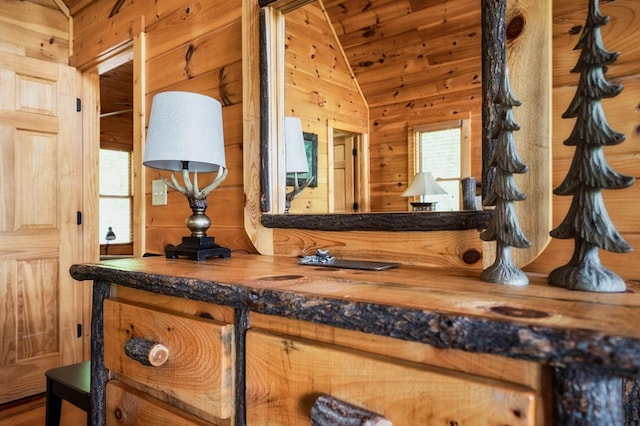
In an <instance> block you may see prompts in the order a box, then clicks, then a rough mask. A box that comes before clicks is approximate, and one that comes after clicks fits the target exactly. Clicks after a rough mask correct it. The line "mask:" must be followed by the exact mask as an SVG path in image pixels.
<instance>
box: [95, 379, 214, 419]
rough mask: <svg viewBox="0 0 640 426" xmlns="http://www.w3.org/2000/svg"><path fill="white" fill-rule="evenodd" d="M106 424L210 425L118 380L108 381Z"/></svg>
mask: <svg viewBox="0 0 640 426" xmlns="http://www.w3.org/2000/svg"><path fill="white" fill-rule="evenodd" d="M106 424H107V426H111V425H120V426H126V425H136V426H146V425H149V426H157V425H163V424H164V425H185V426H187V425H210V424H211V423H208V422H205V421H204V420H202V419H199V418H198V417H195V416H192V415H190V414H187V413H184V412H181V411H178V410H177V409H175V408H174V407H172V406H171V405H169V404H167V403H164V402H162V401H159V400H156V399H154V398H152V397H150V396H148V395H146V394H145V393H143V392H140V391H138V390H136V389H134V388H132V387H130V386H126V385H124V384H122V383H120V382H118V381H117V380H112V381H110V382H109V383H107V410H106Z"/></svg>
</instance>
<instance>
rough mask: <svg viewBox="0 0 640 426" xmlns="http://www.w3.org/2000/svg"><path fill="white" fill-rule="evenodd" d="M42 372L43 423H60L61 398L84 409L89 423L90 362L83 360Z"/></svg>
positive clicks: (49, 425) (54, 425)
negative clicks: (44, 383)
mask: <svg viewBox="0 0 640 426" xmlns="http://www.w3.org/2000/svg"><path fill="white" fill-rule="evenodd" d="M44 374H45V376H47V404H46V421H45V425H46V426H58V425H59V424H60V412H61V411H62V400H63V399H65V400H67V401H69V402H70V403H71V404H73V405H75V406H76V407H78V408H80V409H81V410H84V411H85V412H86V413H87V425H90V420H91V415H90V412H89V411H90V407H89V401H90V398H89V395H90V391H91V362H90V361H85V362H81V363H78V364H72V365H66V366H64V367H58V368H52V369H51V370H49V371H47V372H46V373H44Z"/></svg>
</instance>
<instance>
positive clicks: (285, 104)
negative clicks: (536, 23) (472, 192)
mask: <svg viewBox="0 0 640 426" xmlns="http://www.w3.org/2000/svg"><path fill="white" fill-rule="evenodd" d="M301 3H303V2H297V3H296V4H292V3H288V4H285V5H283V4H282V2H270V1H267V0H265V1H263V2H262V3H261V6H270V7H266V8H264V9H263V14H262V18H261V26H260V32H261V45H260V52H261V66H262V67H263V68H262V69H261V77H262V78H261V100H262V102H263V105H261V107H262V110H261V120H262V125H261V140H262V147H263V150H262V153H261V155H262V157H263V158H262V161H261V165H262V169H261V176H262V177H261V188H262V197H261V199H262V202H263V205H262V207H261V209H262V212H263V213H264V214H263V215H262V218H261V222H262V224H263V225H264V226H267V227H279V228H296V229H316V230H354V229H366V230H385V231H388V230H394V231H397V230H460V229H474V228H480V227H482V226H483V225H484V224H485V223H486V221H487V220H488V217H489V214H490V213H489V212H487V211H483V210H481V209H478V210H469V211H457V210H460V209H459V208H451V209H447V210H448V211H437V212H430V213H429V214H424V213H422V212H410V211H408V208H407V207H408V202H407V198H406V197H403V196H402V193H403V192H404V190H406V188H407V186H408V184H409V183H410V182H411V179H412V178H413V176H414V175H415V173H416V172H417V170H415V169H412V168H411V161H412V160H413V158H412V155H415V154H413V152H412V150H411V149H410V148H411V144H412V141H413V140H414V139H415V138H416V132H417V131H418V130H414V129H423V128H424V127H425V125H427V126H428V125H431V126H433V125H437V124H439V123H443V122H444V123H453V122H455V123H463V122H464V123H465V126H466V128H472V129H473V131H468V133H466V135H465V140H466V141H467V142H469V140H470V139H472V140H473V142H472V143H467V144H466V145H465V146H466V152H463V155H462V157H463V158H465V162H466V164H465V167H464V169H465V172H464V173H465V174H464V175H461V174H458V176H456V177H454V179H455V182H451V183H454V184H455V185H456V186H453V188H454V189H453V190H454V191H456V194H455V195H456V199H457V198H458V197H459V194H460V191H459V189H458V188H459V187H460V185H459V182H460V178H462V177H465V176H470V175H471V174H472V170H471V169H473V168H475V170H474V172H475V173H474V174H475V176H477V177H476V179H477V180H478V181H479V182H489V181H490V176H488V175H487V174H488V173H489V171H488V170H486V169H485V168H484V166H483V164H485V163H486V162H484V161H482V158H476V159H475V163H474V164H475V167H472V166H471V163H472V162H471V159H470V158H469V157H471V152H474V153H476V154H477V155H476V157H481V155H480V153H481V152H483V151H487V155H488V151H489V150H490V147H491V138H490V134H489V131H488V129H490V128H491V122H492V120H493V115H494V112H493V105H492V103H491V102H490V100H491V98H492V96H493V93H494V88H495V87H497V86H496V83H497V82H496V79H497V78H498V74H499V73H498V71H499V70H500V66H501V64H502V62H503V61H504V40H503V39H501V37H500V36H501V35H500V31H499V29H498V28H504V7H502V9H500V8H498V10H490V11H488V12H489V13H486V14H485V21H486V22H485V23H484V26H485V29H484V31H481V19H482V14H481V12H480V10H479V9H476V10H474V11H471V12H466V13H465V14H464V16H461V17H458V18H456V19H453V21H454V23H453V24H452V25H444V26H440V27H438V28H437V29H435V28H432V26H430V25H429V22H428V21H425V20H424V19H421V18H414V19H409V18H407V16H409V15H415V16H419V15H420V14H422V15H423V16H426V13H427V12H428V11H426V12H425V10H426V9H430V8H429V7H426V6H424V7H422V6H420V5H417V4H416V5H414V7H413V8H409V9H408V10H398V11H395V12H389V11H388V10H385V8H384V7H382V9H378V7H381V6H372V7H371V8H369V9H368V10H366V12H363V11H362V10H360V9H358V7H359V6H358V5H357V4H356V3H355V2H348V1H340V2H339V3H338V2H327V1H325V2H324V3H322V4H320V2H304V3H308V4H306V5H301ZM407 4H409V2H407ZM492 5H495V2H492ZM503 6H504V5H503ZM352 7H353V8H354V9H355V10H350V8H352ZM493 7H495V6H493ZM399 9H402V8H401V7H400V8H399ZM431 9H432V8H431ZM443 10H444V9H443ZM400 15H402V18H403V20H404V21H405V22H414V24H413V26H414V27H415V28H411V29H408V28H397V29H395V30H394V29H392V28H389V27H387V28H378V30H380V31H385V32H387V34H388V35H385V36H378V35H377V34H375V32H376V30H377V29H376V28H374V27H373V26H367V27H366V28H358V29H356V30H353V27H354V26H361V27H362V26H364V24H366V23H369V22H367V17H368V18H369V21H370V20H371V16H378V17H380V16H385V18H383V19H386V22H388V23H391V22H394V21H395V22H399V20H397V19H395V18H396V17H398V16H400ZM433 21H434V22H436V21H437V20H436V19H433ZM378 22H380V19H378ZM382 24H384V22H382ZM455 27H459V28H455ZM367 28H368V30H367ZM453 28H455V29H453ZM367 31H370V34H366V32H367ZM452 31H454V32H456V34H453V33H452ZM436 32H437V33H438V37H437V39H438V40H439V41H434V42H433V43H431V44H428V43H427V42H426V41H425V40H427V39H428V38H430V39H431V40H433V39H434V37H433V34H435V33H436ZM447 32H449V34H447ZM354 34H357V35H359V36H360V37H359V39H358V40H354ZM481 34H484V37H485V39H484V40H483V43H484V45H485V49H481V37H482V36H481ZM448 37H453V38H457V39H459V43H458V46H455V47H452V46H448V45H447V46H445V40H447V42H446V43H447V44H448V43H449V42H448ZM363 46H366V48H364V47H363ZM429 46H433V47H432V48H431V52H430V53H427V51H428V50H429ZM481 50H483V51H485V52H489V53H490V54H486V55H481V53H480V52H481ZM482 61H485V63H484V69H485V72H486V75H485V76H484V78H482V77H481V73H482V67H483V65H482V63H483V62H482ZM354 70H355V71H354ZM432 75H433V77H431V76H432ZM482 81H486V82H487V84H486V86H485V87H484V90H482V88H481V82H482ZM447 85H449V87H448V88H447V87H446V86H447ZM437 86H441V88H440V87H437ZM434 87H435V88H434ZM438 92H440V95H439V97H440V99H441V102H440V104H441V105H438V106H437V107H434V106H432V105H428V106H425V105H424V104H426V103H433V102H434V99H437V97H438ZM482 93H485V94H486V95H487V96H486V99H483V98H482ZM434 94H435V96H434ZM460 99H463V100H464V105H460ZM410 103H413V104H414V105H413V106H408V104H410ZM456 103H457V105H456ZM436 108H437V109H439V112H437V113H435V111H434V110H435V109H436ZM285 115H294V116H301V117H303V122H304V123H305V130H306V131H309V132H313V133H314V134H319V135H320V137H319V139H320V144H319V145H320V147H321V148H320V151H319V152H320V167H319V168H318V171H319V174H318V176H315V177H314V179H315V183H316V184H317V187H315V188H314V189H309V190H307V191H306V192H304V193H302V194H301V195H302V196H301V197H300V198H299V199H298V200H296V201H294V205H295V204H298V208H297V209H292V213H299V214H292V213H288V214H286V215H283V214H280V213H282V212H283V210H282V206H284V203H282V202H280V200H282V198H283V196H284V197H286V195H283V191H284V190H285V188H286V185H285V184H283V176H282V170H281V169H282V167H278V166H277V164H282V162H281V161H280V162H279V161H274V158H270V156H277V155H278V152H281V151H282V149H278V148H277V147H280V146H281V145H282V140H283V138H282V136H281V133H282V131H281V130H279V123H281V122H282V120H283V118H282V117H283V116H285ZM483 117H484V118H483ZM483 120H486V122H485V123H484V125H483V124H481V123H482V122H483ZM471 121H473V123H474V124H473V125H468V124H467V123H469V122H471ZM383 127H385V128H386V129H389V130H386V129H385V130H381V129H382V128H383ZM369 129H372V130H371V131H369ZM483 129H485V130H484V131H483ZM343 135H347V136H349V137H350V138H351V139H352V140H355V142H351V145H349V146H348V147H347V148H344V147H343V146H340V147H338V146H337V144H338V142H337V138H336V136H340V137H341V139H340V140H341V141H344V140H347V141H349V140H350V139H349V138H345V137H344V136H343ZM394 138H395V139H394ZM485 139H486V141H485ZM389 140H391V141H390V142H389ZM483 141H485V142H483ZM342 143H344V142H342ZM471 144H473V148H472V147H470V146H469V145H471ZM356 147H357V148H356ZM399 147H402V148H399ZM337 148H341V149H340V150H339V149H337ZM345 151H353V152H354V153H356V152H357V153H358V157H354V158H359V159H360V160H355V161H354V160H353V159H352V158H350V159H349V160H350V161H351V162H352V163H355V164H352V166H351V173H344V169H341V168H340V164H341V162H340V159H339V158H337V157H336V156H337V154H336V153H337V152H341V153H344V152H345ZM459 158H460V155H458V159H459ZM273 165H275V168H276V169H277V170H274V171H270V170H269V167H270V166H273ZM338 170H339V172H340V173H342V175H341V176H344V175H345V174H346V175H347V176H348V179H345V178H344V177H342V178H340V177H337V178H335V179H333V177H334V175H336V174H337V173H338ZM288 181H290V179H288ZM345 181H346V182H348V183H347V187H348V188H347V189H348V190H349V189H350V188H353V189H352V190H351V191H352V193H355V196H353V195H352V196H351V198H349V197H346V199H347V201H344V198H345V197H343V196H342V195H341V194H343V193H344V192H345V191H344V188H341V185H340V184H342V185H344V182H345ZM450 187H451V186H450ZM485 187H486V185H485ZM372 188H373V189H372ZM276 200H278V201H276ZM354 200H355V202H354ZM441 204H442V203H441ZM456 204H457V206H459V205H460V202H459V201H456ZM345 205H346V206H347V209H345ZM300 206H302V208H301V207H300ZM451 210H456V211H451ZM351 212H353V213H354V214H345V213H351ZM318 213H320V214H318ZM327 213H328V214H327Z"/></svg>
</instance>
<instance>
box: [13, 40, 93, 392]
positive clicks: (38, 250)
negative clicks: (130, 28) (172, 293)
mask: <svg viewBox="0 0 640 426" xmlns="http://www.w3.org/2000/svg"><path fill="white" fill-rule="evenodd" d="M79 83H80V76H79V74H78V73H77V71H76V70H75V69H73V68H70V67H67V66H65V65H60V64H55V63H51V62H47V61H42V60H38V59H33V58H27V57H23V56H19V55H14V54H10V53H8V52H2V51H0V85H1V87H0V300H1V302H0V403H3V402H7V401H11V400H14V399H17V398H22V397H25V396H28V395H32V394H35V393H38V392H43V391H44V389H45V378H44V372H45V371H46V370H47V369H49V368H52V367H56V366H59V365H63V364H71V363H73V362H79V361H81V360H82V359H81V358H82V347H83V341H82V337H77V334H78V328H77V325H78V324H82V319H83V317H82V314H83V286H82V285H81V284H79V283H76V282H74V281H73V280H72V279H71V277H70V276H69V272H68V270H69V266H70V265H71V264H73V263H76V262H80V261H82V257H81V254H82V245H81V239H80V237H81V236H82V230H81V227H79V226H78V225H77V224H76V217H77V216H76V212H77V211H80V210H82V208H81V206H82V189H83V187H82V185H83V179H82V138H81V130H82V127H81V122H82V120H81V119H82V116H81V114H82V113H81V112H77V111H76V98H79V97H80V96H79V90H78V87H80V85H79Z"/></svg>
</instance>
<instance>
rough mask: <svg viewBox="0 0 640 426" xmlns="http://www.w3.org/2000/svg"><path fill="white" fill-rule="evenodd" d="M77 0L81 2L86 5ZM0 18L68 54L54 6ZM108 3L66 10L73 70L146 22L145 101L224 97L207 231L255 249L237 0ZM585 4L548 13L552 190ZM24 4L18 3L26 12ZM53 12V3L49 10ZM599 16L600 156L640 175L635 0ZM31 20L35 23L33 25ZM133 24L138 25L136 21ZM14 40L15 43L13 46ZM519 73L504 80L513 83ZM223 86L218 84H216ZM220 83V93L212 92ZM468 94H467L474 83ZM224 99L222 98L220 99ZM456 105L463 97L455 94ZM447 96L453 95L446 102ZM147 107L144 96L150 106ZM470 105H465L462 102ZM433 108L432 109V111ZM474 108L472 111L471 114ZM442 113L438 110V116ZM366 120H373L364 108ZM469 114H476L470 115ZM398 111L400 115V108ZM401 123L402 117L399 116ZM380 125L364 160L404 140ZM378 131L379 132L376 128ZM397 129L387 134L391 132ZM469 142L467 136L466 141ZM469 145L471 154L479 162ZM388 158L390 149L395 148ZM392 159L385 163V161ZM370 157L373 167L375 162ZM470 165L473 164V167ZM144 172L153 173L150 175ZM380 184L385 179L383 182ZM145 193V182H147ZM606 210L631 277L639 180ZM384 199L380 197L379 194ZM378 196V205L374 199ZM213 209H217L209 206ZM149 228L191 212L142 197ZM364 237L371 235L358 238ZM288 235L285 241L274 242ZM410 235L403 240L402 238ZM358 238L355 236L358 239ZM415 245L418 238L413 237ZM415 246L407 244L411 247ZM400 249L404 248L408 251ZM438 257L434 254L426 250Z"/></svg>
mask: <svg viewBox="0 0 640 426" xmlns="http://www.w3.org/2000/svg"><path fill="white" fill-rule="evenodd" d="M86 5H87V3H86V2H84V3H83V4H82V6H83V7H84V6H86ZM2 6H3V7H2V11H3V12H2V19H1V20H0V29H1V30H2V31H0V34H1V35H2V36H1V37H2V38H1V43H2V44H3V48H7V46H13V47H15V46H21V48H23V49H25V51H26V52H27V55H32V56H34V57H41V58H42V57H47V58H50V59H51V60H60V61H63V60H64V59H63V57H64V55H66V54H68V40H67V41H65V35H64V34H65V28H66V27H65V25H66V24H65V22H66V20H65V18H64V16H63V15H60V14H59V12H57V11H56V12H55V13H53V14H52V15H51V16H49V15H50V14H51V12H48V11H46V10H44V15H42V14H41V13H42V12H38V13H40V14H34V12H33V11H34V10H39V11H43V9H42V8H44V7H45V6H42V5H41V4H39V3H25V2H13V1H3V2H2ZM112 7H113V2H110V1H94V2H90V3H88V6H86V7H84V8H79V6H78V7H76V8H72V14H73V22H74V31H73V34H74V48H73V53H72V56H71V63H72V64H73V65H76V66H81V65H83V64H89V63H91V62H92V61H95V60H96V58H98V57H100V56H101V55H104V54H106V52H108V51H109V49H111V48H112V47H113V46H119V45H121V44H123V43H125V42H126V40H128V39H129V38H130V36H131V34H134V33H136V32H137V31H140V29H141V28H144V29H145V30H146V31H147V33H148V37H147V41H148V43H147V53H148V75H147V79H148V88H149V93H148V94H147V98H148V101H150V98H151V97H152V95H153V94H154V93H156V92H157V91H160V90H166V89H173V88H175V89H179V88H184V89H194V90H202V92H203V93H207V94H211V95H212V96H214V97H216V98H218V99H220V100H223V101H224V102H223V104H224V108H223V111H224V119H225V135H226V140H227V151H226V152H227V163H228V166H229V169H230V172H229V177H228V178H227V181H225V183H224V184H223V185H222V186H221V187H220V188H218V189H217V190H216V191H214V193H213V194H212V195H211V197H210V200H211V204H212V207H210V209H209V213H211V216H212V220H213V225H212V234H213V235H215V236H216V237H217V238H218V239H219V242H220V241H222V242H223V243H224V244H226V245H227V246H229V247H232V248H235V249H246V250H253V248H252V245H251V243H250V241H249V240H248V238H247V237H246V235H245V232H244V229H243V223H242V222H243V211H242V208H243V205H244V194H243V190H242V142H241V141H242V134H241V133H242V106H241V103H240V102H241V91H242V76H241V65H242V54H241V49H240V39H241V36H242V33H241V28H240V21H241V7H240V1H239V0H233V1H231V2H226V1H225V2H223V1H211V2H196V3H193V2H186V1H160V2H152V1H148V0H142V1H135V2H127V3H125V4H123V5H122V6H121V8H120V10H119V12H118V13H117V14H116V15H115V16H114V17H113V18H111V19H109V18H108V16H109V13H110V12H111V8H112ZM586 7H587V2H586V1H577V0H575V1H558V0H557V1H555V2H554V10H553V50H554V63H553V68H554V72H553V82H554V89H553V128H554V130H553V150H552V155H553V186H554V187H555V186H557V185H559V183H560V182H561V181H562V179H563V178H564V176H565V175H566V172H567V170H568V167H569V164H570V161H571V158H572V156H573V150H572V149H571V148H569V147H565V146H564V145H563V144H562V142H563V141H564V139H565V138H566V137H567V136H568V134H569V133H570V131H571V128H572V126H573V121H572V120H564V119H562V118H561V117H560V116H561V114H562V112H564V109H565V108H566V107H567V105H568V104H569V102H570V100H571V97H572V96H573V94H574V92H575V87H576V80H577V75H575V74H571V73H570V72H569V71H570V69H571V68H572V67H573V65H574V64H575V62H576V59H577V52H574V51H572V49H573V47H574V46H575V43H576V42H577V40H578V37H579V34H580V30H581V27H582V25H583V23H584V19H585V17H586ZM25 8H26V9H25ZM49 9H51V10H54V9H53V8H49ZM601 9H602V12H603V13H604V14H605V15H609V16H611V21H610V23H609V24H608V25H606V26H605V27H603V30H602V33H603V38H604V41H605V46H606V47H607V48H608V49H609V50H619V51H621V52H622V55H621V56H620V58H619V59H618V61H617V62H616V63H615V64H613V65H612V66H611V67H610V68H609V72H608V75H609V76H610V77H611V78H612V79H613V80H615V81H617V82H621V83H622V84H624V86H625V89H624V91H623V92H622V93H621V94H620V95H619V96H617V97H616V98H613V99H609V100H606V101H604V108H605V113H606V116H607V118H608V120H609V122H610V123H611V125H612V126H613V128H614V129H615V130H617V131H620V132H623V133H625V134H626V135H627V140H626V141H625V142H624V143H623V144H621V145H620V146H618V147H609V148H607V149H606V150H605V155H606V158H607V160H608V162H609V163H610V164H611V165H612V167H613V168H614V169H616V170H617V171H619V172H621V173H624V174H629V175H632V176H635V177H640V169H639V167H638V162H637V157H638V148H637V147H638V146H640V145H639V142H640V130H639V126H640V107H639V106H638V96H637V93H639V92H640V83H638V81H640V79H639V78H638V76H639V74H640V45H638V43H635V41H634V40H637V39H638V35H640V34H639V33H640V3H638V2H637V1H635V0H617V1H615V2H602V5H601ZM25 14H29V15H30V16H42V18H37V19H43V20H46V22H48V23H50V24H51V27H52V31H55V32H56V34H58V36H57V38H54V39H53V40H54V41H53V43H51V42H50V40H51V34H49V33H48V34H44V33H42V32H41V30H40V29H39V28H41V27H40V25H39V24H38V23H37V22H36V23H34V24H33V25H27V26H19V25H18V23H19V22H20V21H21V16H24V15H25ZM38 22H39V21H38ZM141 22H144V24H143V23H141ZM18 40H19V41H20V42H18ZM516 78H517V76H512V79H516ZM221 82H223V83H224V84H222V86H221V84H220V83H221ZM221 87H222V90H221V89H220V88H221ZM470 90H474V89H473V88H472V89H470ZM223 95H224V96H223ZM460 99H461V100H460V101H459V102H460V103H462V102H463V101H462V99H463V97H462V98H460ZM452 102H453V100H452ZM148 104H149V105H150V102H148ZM465 104H468V103H465ZM435 111H440V110H433V111H432V112H433V113H434V114H436V112H435ZM476 111H477V110H476ZM439 113H440V112H438V114H439ZM370 114H371V122H372V124H373V123H376V122H377V121H376V120H381V119H380V118H378V117H379V115H380V114H378V113H377V112H376V110H375V108H372V110H371V112H370ZM472 114H478V113H477V112H472ZM399 115H400V116H403V115H402V114H399ZM404 116H405V119H406V114H405V115H404ZM378 123H381V124H382V126H380V125H378V126H374V125H372V126H371V132H372V140H373V139H374V135H375V133H379V135H377V136H378V137H376V138H375V139H377V140H380V141H382V143H381V145H379V146H377V147H376V148H373V149H372V150H371V154H372V157H375V158H377V159H378V160H377V162H378V164H379V163H380V162H381V159H382V158H383V157H384V158H390V157H389V155H388V154H389V152H391V151H392V149H393V152H394V153H395V152H396V151H401V150H402V145H401V144H399V142H398V143H397V145H398V146H394V145H390V144H391V143H394V142H390V141H400V140H403V141H404V140H405V139H406V138H404V136H403V135H402V133H401V132H400V131H399V130H395V131H393V132H392V131H391V129H393V128H394V127H395V128H397V129H400V128H402V127H403V126H404V124H394V123H392V122H387V121H384V122H382V121H378ZM379 129H387V131H384V132H381V131H380V130H379ZM394 132H395V133H396V135H395V136H394V135H393V133H394ZM474 139H475V137H474ZM475 150H477V148H475V149H474V155H473V156H474V158H480V155H479V153H476V152H475ZM394 155H395V154H394ZM388 161H391V162H393V160H388ZM375 163H376V160H373V162H372V164H375ZM476 167H477V166H474V168H476ZM149 175H150V178H157V175H154V174H153V173H150V174H149ZM398 180H399V179H398V176H397V174H396V176H394V178H387V179H383V180H382V181H380V182H377V183H376V182H372V192H373V193H374V194H375V193H377V194H384V193H385V190H384V186H385V185H387V186H392V185H393V183H392V182H395V181H398ZM383 181H386V182H387V183H384V182H383ZM146 186H147V188H148V189H147V194H146V197H147V199H149V198H150V197H149V193H148V192H149V188H150V185H149V184H148V182H147V185H146ZM604 196H605V200H606V203H607V209H608V211H609V214H610V216H611V219H612V221H613V223H614V225H615V226H616V228H617V229H618V230H619V231H620V232H621V233H622V234H623V236H624V238H625V239H626V240H627V241H628V242H629V243H630V244H631V245H632V246H634V247H635V248H636V250H635V251H634V252H632V253H629V254H624V255H622V254H612V253H608V252H604V251H601V257H602V259H603V262H604V263H605V264H606V265H608V266H609V267H610V268H611V269H613V270H614V271H616V272H618V273H620V274H621V275H622V276H623V277H625V278H627V279H638V278H639V277H638V274H637V272H636V268H635V267H634V264H635V263H637V262H636V261H637V260H639V259H640V257H639V256H640V255H638V253H639V251H640V235H639V234H638V229H640V226H639V225H640V223H639V222H640V220H639V219H638V217H639V216H638V215H637V214H636V209H637V208H638V207H640V186H639V185H638V184H636V185H633V186H632V187H631V188H628V189H624V190H618V191H604ZM379 199H382V200H383V199H384V197H382V198H379ZM569 203H570V197H557V196H554V197H553V224H554V225H556V224H558V223H559V222H560V221H561V220H562V218H563V217H564V215H565V213H566V210H567V208H568V205H569ZM384 204H385V201H382V205H384ZM216 206H218V207H216ZM147 210H148V214H147V217H146V223H147V227H148V236H147V250H148V251H159V250H161V249H162V248H163V246H164V244H166V243H169V242H171V243H174V242H176V240H179V238H180V237H181V236H182V235H184V233H185V230H186V228H184V227H183V226H182V222H183V220H184V218H185V217H186V216H187V215H188V214H189V210H188V208H187V207H186V202H185V201H184V199H183V197H182V195H181V194H175V193H170V195H169V206H167V207H151V206H150V202H149V201H148V202H147ZM362 237H363V238H371V234H367V235H363V236H362ZM291 238H294V239H295V237H294V236H290V237H288V238H283V239H282V240H281V241H282V244H286V241H287V240H289V241H290V239H291ZM408 241H411V239H409V240H408ZM364 243H366V241H363V244H364ZM415 244H416V247H419V245H418V242H415ZM412 247H413V246H412ZM572 249H573V248H572V242H571V241H558V240H553V241H552V242H551V244H550V245H549V247H548V248H547V249H546V250H545V251H544V252H543V254H542V256H541V257H540V258H539V259H538V260H537V261H536V262H534V263H533V264H532V265H530V266H529V267H528V268H527V269H528V270H531V271H537V272H543V273H545V272H548V271H549V270H551V269H552V268H554V267H556V266H558V265H559V262H565V261H566V260H568V258H569V256H570V254H571V251H572ZM416 251H417V250H412V249H411V248H409V247H407V252H416ZM434 255H437V254H434Z"/></svg>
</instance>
